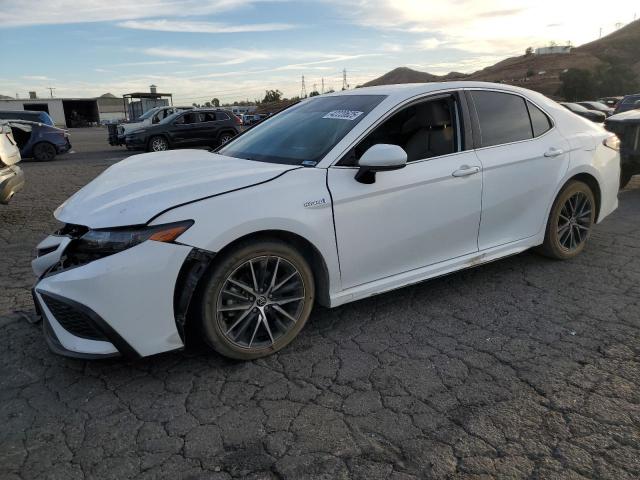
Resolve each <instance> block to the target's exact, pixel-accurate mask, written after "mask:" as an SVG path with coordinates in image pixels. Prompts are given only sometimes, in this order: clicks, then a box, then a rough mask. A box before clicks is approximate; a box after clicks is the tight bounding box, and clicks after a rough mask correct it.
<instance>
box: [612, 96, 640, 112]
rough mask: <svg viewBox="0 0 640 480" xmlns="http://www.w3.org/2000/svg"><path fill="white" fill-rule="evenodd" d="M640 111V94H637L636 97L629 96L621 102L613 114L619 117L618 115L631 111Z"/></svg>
mask: <svg viewBox="0 0 640 480" xmlns="http://www.w3.org/2000/svg"><path fill="white" fill-rule="evenodd" d="M638 109H640V93H636V94H635V95H627V96H626V97H624V98H623V99H622V100H620V101H619V102H618V104H617V105H616V109H615V111H614V112H613V114H614V115H617V114H618V113H624V112H628V111H629V110H638Z"/></svg>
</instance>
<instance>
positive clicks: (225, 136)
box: [219, 133, 233, 145]
mask: <svg viewBox="0 0 640 480" xmlns="http://www.w3.org/2000/svg"><path fill="white" fill-rule="evenodd" d="M232 138H233V135H231V134H230V133H223V134H222V135H220V139H219V142H220V145H224V144H225V143H227V142H229V141H230V140H231V139H232Z"/></svg>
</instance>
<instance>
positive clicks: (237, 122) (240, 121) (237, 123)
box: [233, 115, 242, 125]
mask: <svg viewBox="0 0 640 480" xmlns="http://www.w3.org/2000/svg"><path fill="white" fill-rule="evenodd" d="M233 118H235V120H236V125H242V120H240V119H239V118H238V117H236V116H235V115H234V116H233Z"/></svg>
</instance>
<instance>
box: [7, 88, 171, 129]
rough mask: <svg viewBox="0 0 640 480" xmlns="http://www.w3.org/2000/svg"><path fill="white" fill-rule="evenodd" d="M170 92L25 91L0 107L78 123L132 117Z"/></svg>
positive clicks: (65, 123)
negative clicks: (86, 94)
mask: <svg viewBox="0 0 640 480" xmlns="http://www.w3.org/2000/svg"><path fill="white" fill-rule="evenodd" d="M171 99H172V96H171V94H170V93H158V92H157V91H156V87H155V85H152V86H151V91H150V92H136V93H128V94H126V95H124V96H123V98H118V97H116V96H115V95H112V94H111V93H105V94H104V95H102V96H100V97H92V98H39V97H38V96H37V94H36V92H29V98H9V99H7V98H6V97H4V98H3V99H0V110H37V111H42V112H47V113H48V114H49V115H50V116H51V118H52V119H53V121H54V123H55V124H56V125H57V126H59V127H80V126H90V125H98V124H105V123H116V122H121V121H123V120H126V119H127V114H128V116H129V118H130V119H135V118H137V117H139V116H140V115H142V113H144V112H146V111H147V110H149V109H150V108H153V107H156V106H163V105H168V104H169V102H170V101H171Z"/></svg>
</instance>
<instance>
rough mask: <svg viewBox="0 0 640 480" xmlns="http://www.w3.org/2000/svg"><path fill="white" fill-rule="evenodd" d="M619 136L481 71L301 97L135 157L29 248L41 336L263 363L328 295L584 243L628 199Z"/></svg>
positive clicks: (97, 350)
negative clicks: (623, 195)
mask: <svg viewBox="0 0 640 480" xmlns="http://www.w3.org/2000/svg"><path fill="white" fill-rule="evenodd" d="M619 181H620V157H619V152H618V140H617V138H616V137H615V136H613V135H611V134H610V133H607V132H605V131H604V130H603V129H602V128H601V127H599V126H597V125H595V124H593V123H591V122H589V121H587V120H584V119H582V118H580V117H578V116H576V115H574V114H573V113H571V112H569V111H567V110H566V109H565V108H563V107H562V106H560V105H558V104H557V103H555V102H553V101H552V100H549V99H548V98H546V97H544V96H543V95H541V94H538V93H535V92H532V91H528V90H523V89H520V88H516V87H510V86H506V85H496V84H489V83H477V82H451V83H433V84H413V85H395V86H386V87H373V88H362V89H357V90H352V91H346V92H341V93H336V94H331V95H322V96H319V97H315V98H312V99H309V100H305V101H302V102H300V103H299V104H297V105H294V106H292V107H290V108H288V109H286V110H284V111H282V112H281V113H279V114H277V115H274V116H273V117H271V118H269V119H267V120H266V121H264V122H262V123H261V124H259V125H257V126H256V127H254V128H252V129H250V130H248V131H246V132H245V133H243V134H242V135H240V136H238V137H237V138H236V139H234V140H233V141H232V142H230V143H228V144H226V145H224V146H223V147H221V148H220V149H219V150H218V151H217V152H215V153H210V152H206V151H202V150H182V151H169V152H161V153H149V154H143V155H137V156H135V157H131V158H129V159H127V160H124V161H122V162H120V163H118V164H116V165H114V166H112V167H111V168H109V169H108V170H106V171H105V172H104V173H103V174H102V175H100V176H99V177H98V178H96V179H95V180H94V181H92V182H91V183H90V184H89V185H87V186H85V187H84V188H83V189H81V190H80V191H79V192H77V193H76V194H75V195H73V196H72V197H71V198H70V199H69V200H67V201H66V202H65V203H64V204H63V205H61V206H60V207H59V208H58V209H57V210H56V212H55V217H56V218H57V219H58V220H60V221H61V222H64V226H63V227H62V228H61V229H60V230H59V231H58V232H56V233H55V234H53V235H51V236H49V237H47V238H46V239H45V240H44V241H43V242H42V243H40V245H39V246H38V248H37V252H38V253H37V255H38V256H37V258H36V259H35V260H34V261H33V269H34V271H35V273H36V275H37V276H38V282H37V284H36V285H35V288H34V292H33V293H34V299H35V303H36V307H37V309H38V310H39V312H40V313H41V314H42V316H43V319H44V322H43V324H44V330H45V335H46V338H47V341H48V344H49V346H50V347H51V348H52V349H53V350H54V351H56V352H58V353H63V354H66V355H71V356H79V357H85V358H86V357H104V356H112V355H120V354H122V355H128V356H134V357H138V356H146V355H152V354H156V353H160V352H165V351H169V350H174V349H180V348H183V347H184V346H185V338H188V337H187V335H186V332H188V331H189V330H190V329H194V330H195V331H198V332H200V335H201V336H202V338H203V339H204V340H205V341H206V342H207V343H208V344H209V345H210V346H211V347H212V348H213V349H215V350H217V351H218V352H219V353H221V354H222V355H226V356H228V357H233V358H238V359H253V358H258V357H262V356H264V355H268V354H271V353H273V352H276V351H278V350H280V349H281V348H283V347H284V346H286V345H287V344H288V343H289V342H291V341H292V340H293V339H294V337H295V336H296V335H297V334H298V333H299V332H300V330H301V329H302V327H303V326H304V324H305V322H306V321H307V319H308V318H309V314H310V312H311V310H312V307H313V304H314V303H315V302H317V303H319V304H321V305H325V306H328V307H335V306H337V305H342V304H344V303H347V302H351V301H354V300H358V299H361V298H365V297H368V296H371V295H375V294H378V293H381V292H386V291H388V290H392V289H394V288H399V287H402V286H405V285H409V284H413V283H416V282H420V281H422V280H426V279H429V278H432V277H436V276H439V275H443V274H446V273H450V272H453V271H456V270H460V269H463V268H467V267H471V266H474V265H478V264H481V263H485V262H489V261H492V260H496V259H498V258H501V257H505V256H508V255H513V254H515V253H518V252H522V251H523V250H527V249H529V248H532V247H536V248H537V249H538V251H540V252H541V253H543V254H545V255H546V256H548V257H552V258H556V259H569V258H572V257H574V256H575V255H577V254H579V253H580V252H581V251H582V250H583V249H584V248H585V244H586V242H587V240H588V238H589V235H590V234H591V231H592V229H593V228H594V225H595V224H596V223H598V222H600V221H602V219H604V218H605V217H606V216H607V215H609V214H610V213H611V212H612V211H613V210H614V209H615V208H616V207H617V205H618V199H617V192H618V185H619Z"/></svg>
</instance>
